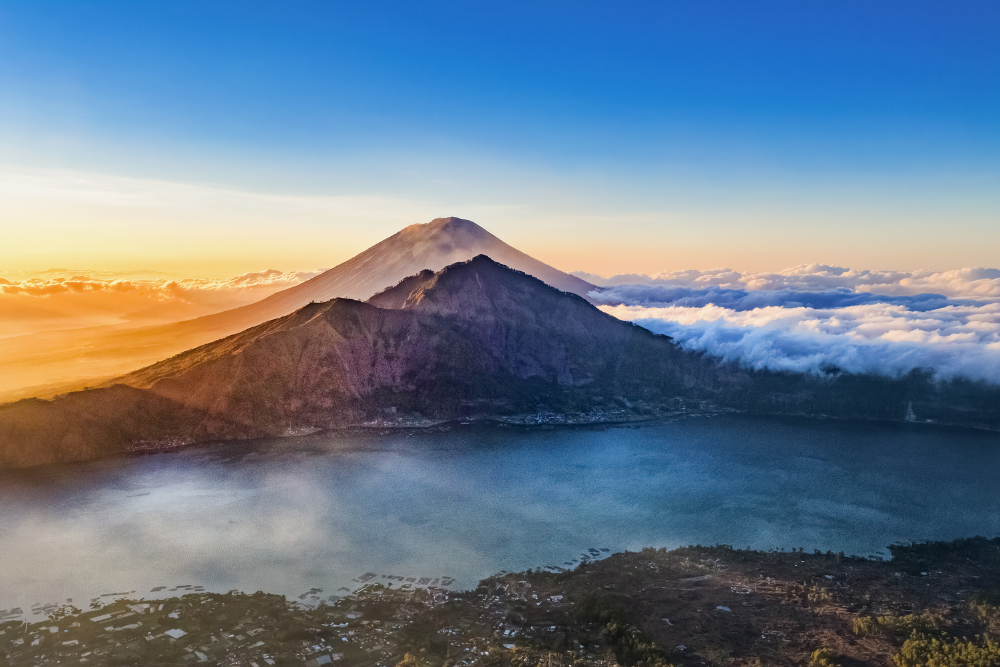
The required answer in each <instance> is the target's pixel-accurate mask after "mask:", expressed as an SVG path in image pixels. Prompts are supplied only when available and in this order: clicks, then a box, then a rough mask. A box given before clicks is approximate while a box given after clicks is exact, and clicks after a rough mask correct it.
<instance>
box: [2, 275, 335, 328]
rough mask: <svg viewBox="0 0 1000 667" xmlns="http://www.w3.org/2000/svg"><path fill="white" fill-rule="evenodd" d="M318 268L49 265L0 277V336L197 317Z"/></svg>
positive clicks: (296, 281) (290, 282)
mask: <svg viewBox="0 0 1000 667" xmlns="http://www.w3.org/2000/svg"><path fill="white" fill-rule="evenodd" d="M322 271H323V269H318V270H316V271H289V272H285V271H279V270H277V269H267V270H264V271H254V272H250V273H243V274H240V275H236V276H231V277H228V278H176V277H163V274H158V273H156V272H152V271H137V272H127V273H125V274H116V273H114V272H97V271H69V270H65V269H49V270H46V271H41V272H37V273H35V274H34V275H33V276H30V277H22V278H18V279H15V278H12V277H10V276H8V277H6V278H2V277H0V336H14V335H22V334H28V333H34V332H37V331H44V330H47V329H54V328H55V329H69V328H79V327H88V326H100V325H106V324H120V323H123V322H131V323H135V324H152V323H160V322H170V321H176V320H181V319H188V318H191V317H199V316H201V315H207V314H209V313H213V312H219V311H221V310H226V309H228V308H235V307H238V306H242V305H245V304H248V303H251V302H254V301H258V300H260V299H263V298H264V297H266V296H269V295H270V294H273V293H275V292H277V291H280V290H283V289H287V288H288V287H292V286H293V285H297V284H299V283H301V282H303V281H306V280H308V279H310V278H312V277H314V276H317V275H319V274H320V273H321V272H322Z"/></svg>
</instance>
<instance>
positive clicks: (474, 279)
mask: <svg viewBox="0 0 1000 667" xmlns="http://www.w3.org/2000/svg"><path fill="white" fill-rule="evenodd" d="M719 410H722V411H737V412H745V413H753V414H768V415H803V416H811V417H833V418H844V419H879V420H892V421H900V422H902V421H918V422H925V421H933V422H936V423H940V424H948V425H960V426H970V427H976V428H985V429H993V430H1000V387H998V386H996V385H990V384H987V383H983V382H972V381H967V380H962V379H954V380H948V381H937V380H935V379H934V377H933V375H932V374H931V373H929V372H923V371H914V372H913V373H910V374H909V375H907V376H905V377H902V378H888V377H881V376H869V375H864V376H862V375H851V374H846V373H840V372H838V371H836V370H831V371H830V372H829V373H828V374H827V375H825V376H818V375H813V374H799V373H791V372H773V371H766V370H760V371H758V370H749V369H746V368H743V367H741V366H739V365H737V364H735V363H725V364H723V363H719V362H718V361H717V360H716V359H714V358H712V357H708V356H705V355H704V354H701V353H696V352H689V351H685V350H682V349H681V348H680V347H679V346H677V345H676V344H674V343H673V342H672V341H671V339H670V338H668V337H666V336H662V335H656V334H653V333H651V332H650V331H648V330H646V329H643V328H641V327H639V326H636V325H633V324H631V323H628V322H624V321H621V320H618V319H616V318H614V317H612V316H610V315H607V314H605V313H603V312H601V311H600V310H598V309H597V308H596V307H594V306H593V305H591V304H590V303H588V302H587V301H586V300H585V299H583V298H582V297H580V296H577V295H575V294H571V293H567V292H562V291H560V290H558V289H555V288H553V287H550V286H548V285H546V284H545V283H543V282H542V281H541V280H539V279H537V278H534V277H531V276H529V275H527V274H525V273H521V272H519V271H515V270H513V269H510V268H508V267H506V266H503V265H501V264H498V263H497V262H495V261H493V260H491V259H490V258H489V257H486V256H485V255H480V256H477V257H475V258H474V259H472V260H469V261H467V262H461V263H457V264H452V265H450V266H448V267H446V268H444V269H442V270H441V271H438V272H436V273H435V272H432V271H423V272H421V273H418V274H416V275H413V276H411V277H409V278H406V279H404V280H403V281H402V282H400V283H399V284H398V285H396V286H394V287H390V288H388V289H386V290H384V291H382V292H380V293H379V294H376V295H375V296H373V297H371V298H370V299H368V300H367V301H366V302H361V301H355V300H351V299H332V300H330V301H326V302H322V303H312V304H309V305H307V306H305V307H303V308H300V309H299V310H296V311H295V312H293V313H291V314H290V315H287V316H285V317H281V318H278V319H275V320H272V321H269V322H266V323H264V324H261V325H259V326H255V327H252V328H250V329H247V330H246V331H243V332H242V333H238V334H235V335H232V336H229V337H227V338H223V339H221V340H218V341H215V342H213V343H209V344H207V345H202V346H201V347H197V348H195V349H192V350H189V351H187V352H184V353H182V354H179V355H177V356H175V357H172V358H170V359H167V360H165V361H162V362H160V363H157V364H154V365H152V366H149V367H147V368H144V369H142V370H139V371H136V372H134V373H131V374H128V375H125V376H123V377H121V378H118V379H117V380H115V381H114V382H113V383H109V385H108V386H104V387H101V388H97V389H90V390H87V391H81V392H75V393H72V394H68V395H65V396H62V397H59V398H56V399H54V400H52V401H43V400H38V399H29V400H24V401H19V402H16V403H11V404H7V405H5V406H0V465H3V466H8V467H11V466H30V465H36V464H42V463H47V462H52V461H68V460H81V459H88V458H95V457H99V456H104V455H108V454H111V453H115V452H124V451H135V450H142V449H154V448H162V447H169V446H172V445H179V444H186V443H193V442H203V441H209V440H221V439H240V438H253V437H267V436H278V435H287V434H293V433H301V432H308V431H309V430H313V429H325V428H337V427H343V426H352V425H363V424H378V425H385V426H391V425H400V426H405V425H419V424H424V423H427V422H428V421H435V420H447V419H455V418H491V419H508V420H515V421H516V420H521V421H522V422H523V421H529V418H528V416H529V415H537V414H539V413H545V414H548V415H550V417H551V416H552V415H555V417H556V421H560V420H561V421H563V422H566V423H594V422H610V421H629V420H636V419H642V418H650V417H656V416H659V415H666V414H671V413H677V412H689V413H690V412H705V411H719Z"/></svg>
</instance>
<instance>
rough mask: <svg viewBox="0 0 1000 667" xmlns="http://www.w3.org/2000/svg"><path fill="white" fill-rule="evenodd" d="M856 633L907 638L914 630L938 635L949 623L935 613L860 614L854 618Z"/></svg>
mask: <svg viewBox="0 0 1000 667" xmlns="http://www.w3.org/2000/svg"><path fill="white" fill-rule="evenodd" d="M853 625H854V634H856V635H857V636H858V637H879V636H889V637H897V638H899V639H905V638H907V637H909V636H910V635H911V634H913V633H914V632H918V633H920V634H924V635H938V634H940V632H941V631H942V630H943V629H944V628H945V627H947V626H948V625H949V622H948V621H947V619H944V618H942V617H940V616H936V615H934V614H929V613H922V614H906V615H905V616H895V615H893V614H886V615H883V616H859V617H857V618H855V619H854V624H853Z"/></svg>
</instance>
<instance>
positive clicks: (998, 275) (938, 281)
mask: <svg viewBox="0 0 1000 667" xmlns="http://www.w3.org/2000/svg"><path fill="white" fill-rule="evenodd" d="M573 275H576V276H579V277H580V278H583V279H584V280H586V281H588V282H590V283H593V284H594V285H600V286H602V287H610V286H618V285H655V286H659V287H688V288H694V289H704V288H708V287H720V288H724V289H736V290H738V289H746V290H795V291H803V292H818V291H826V290H847V291H850V292H865V293H873V294H886V295H899V296H903V295H919V294H925V293H934V294H940V295H943V296H947V297H953V298H954V297H965V298H971V299H1000V269H985V268H982V267H978V266H976V267H969V268H965V269H956V270H953V271H869V270H864V271H855V270H853V269H847V268H844V267H842V266H829V265H827V264H802V265H800V266H794V267H791V268H788V269H784V270H783V271H778V272H777V273H744V272H740V271H734V270H732V269H709V270H707V271H698V270H689V271H669V272H667V271H664V272H661V273H657V274H655V275H652V276H649V275H644V274H637V273H632V274H620V275H616V276H612V277H610V278H604V277H602V276H598V275H594V274H591V273H585V272H582V271H574V272H573Z"/></svg>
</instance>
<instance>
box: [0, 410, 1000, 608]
mask: <svg viewBox="0 0 1000 667" xmlns="http://www.w3.org/2000/svg"><path fill="white" fill-rule="evenodd" d="M998 445H1000V438H998V436H997V435H996V434H979V433H974V432H969V431H952V430H944V429H930V428H910V427H898V426H881V425H872V424H851V423H838V422H829V421H826V422H809V421H799V420H778V419H756V418H747V417H717V418H696V419H688V420H683V421H679V422H674V423H668V424H661V425H656V426H645V427H639V428H628V427H615V428H605V429H602V428H586V429H583V428H554V429H542V428H515V427H499V426H483V425H469V426H460V425H456V426H454V427H452V428H450V429H449V430H443V431H442V430H438V429H433V430H426V431H405V432H404V431H399V432H387V433H386V432H383V433H361V434H358V433H335V434H320V435H317V436H312V437H308V438H299V439H284V440H274V441H266V442H256V443H234V444H225V445H216V446H209V447H200V448H192V449H188V450H184V451H178V452H171V453H162V454H156V455H151V456H138V457H129V458H119V459H111V460H104V461H99V462H93V463H85V464H73V465H60V466H49V467H44V468H36V469H31V470H26V471H4V472H2V473H0V562H2V563H3V564H4V567H3V568H2V569H0V609H9V608H12V607H22V608H23V609H24V610H25V611H26V612H27V613H28V615H29V617H32V616H31V611H30V608H31V607H32V605H35V604H38V603H41V604H45V603H54V602H55V603H57V602H64V601H65V600H66V599H67V598H72V599H73V601H74V604H75V605H76V606H78V607H81V608H86V607H87V606H88V605H89V603H90V599H91V598H93V597H96V596H99V595H101V594H102V593H116V592H131V591H135V592H134V593H133V594H132V596H133V597H143V596H145V597H156V596H166V595H174V594H176V593H173V592H170V591H169V590H164V591H162V592H160V593H151V592H150V589H151V588H153V587H157V586H166V587H167V588H168V589H169V588H172V587H174V586H177V585H179V584H191V585H202V586H204V587H205V588H206V590H213V591H223V592H224V591H227V590H230V589H240V590H244V591H248V592H252V591H256V590H264V591H268V592H276V593H283V594H287V595H289V596H296V597H297V596H298V595H300V594H301V593H304V592H305V591H307V590H309V589H311V588H314V587H317V588H322V589H323V591H324V592H323V593H322V594H320V595H321V597H326V596H328V595H331V594H336V593H337V592H338V589H339V588H340V587H349V588H352V589H353V588H356V587H357V586H358V585H359V584H358V582H357V581H356V578H357V577H358V576H359V575H362V574H363V573H365V572H372V573H376V574H377V575H382V574H386V575H397V576H406V577H411V576H412V577H430V578H438V577H442V576H445V575H448V576H451V577H454V578H455V580H456V581H455V584H454V586H453V587H454V588H462V587H469V586H472V585H474V584H475V582H476V581H477V580H478V579H480V578H482V577H484V576H488V575H490V574H493V573H495V572H498V571H500V570H511V571H514V570H522V569H526V568H529V567H539V566H544V565H554V566H562V567H568V566H569V565H567V563H569V564H571V565H573V566H575V565H576V564H577V562H578V561H577V560H574V559H579V557H580V555H581V553H583V552H584V551H585V550H586V549H588V548H598V549H600V548H607V549H610V550H611V551H620V550H623V549H631V550H638V549H640V548H641V547H644V546H655V547H660V546H665V547H668V548H672V547H677V546H683V545H687V544H696V543H700V544H715V543H724V544H731V545H733V546H736V547H748V546H749V547H753V548H756V549H772V548H784V549H789V548H793V547H805V548H806V549H807V550H812V549H821V550H824V551H825V550H827V549H830V550H833V551H844V552H846V553H849V554H858V555H870V554H883V555H887V552H886V551H885V546H886V545H888V544H890V543H892V542H895V541H908V540H917V539H954V538H959V537H967V536H972V535H976V534H981V535H987V536H995V535H998V534H1000V494H997V493H996V479H997V473H998V471H1000V446H998ZM375 581H383V582H384V581H385V580H384V579H382V578H381V577H380V576H379V577H376V579H375ZM399 583H401V582H399V581H397V582H396V585H399ZM182 592H183V591H181V593H182ZM339 592H340V593H344V591H343V590H340V591H339ZM110 599H111V598H110V597H105V598H103V601H105V602H107V601H110ZM33 618H35V619H38V618H40V616H34V617H33Z"/></svg>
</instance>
